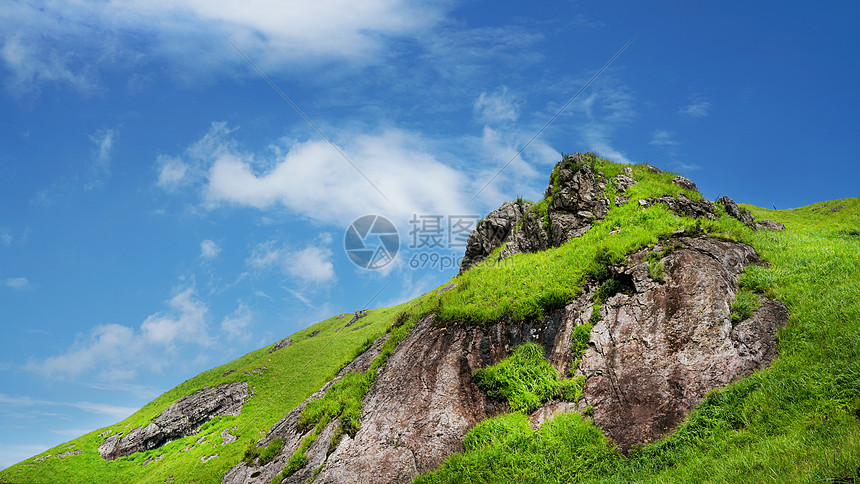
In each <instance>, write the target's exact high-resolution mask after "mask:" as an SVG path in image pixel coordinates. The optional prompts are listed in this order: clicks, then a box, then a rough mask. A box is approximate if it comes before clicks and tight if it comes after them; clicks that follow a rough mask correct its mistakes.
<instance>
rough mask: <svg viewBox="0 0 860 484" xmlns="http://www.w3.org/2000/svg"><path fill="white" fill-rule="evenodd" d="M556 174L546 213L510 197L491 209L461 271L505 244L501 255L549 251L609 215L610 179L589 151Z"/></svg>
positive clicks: (560, 166) (568, 160)
mask: <svg viewBox="0 0 860 484" xmlns="http://www.w3.org/2000/svg"><path fill="white" fill-rule="evenodd" d="M554 173H555V175H554V176H555V177H556V178H555V183H551V184H550V185H549V186H548V187H547V189H546V196H552V202H551V203H549V204H548V206H547V207H546V214H544V213H538V211H537V210H532V208H533V204H532V203H530V202H524V203H515V202H508V203H505V204H504V205H502V206H501V207H499V208H498V209H497V210H494V211H493V212H490V214H489V215H488V216H487V217H486V218H485V219H484V220H483V221H482V222H481V223H480V224H479V225H478V227H476V228H475V230H473V231H472V233H470V234H469V239H468V241H467V243H466V254H465V256H464V257H463V261H462V262H461V264H460V273H463V271H465V270H467V269H468V268H470V267H472V266H473V265H475V264H477V263H478V262H480V261H482V260H484V259H485V258H486V257H487V256H488V255H489V254H490V253H491V252H492V251H494V250H495V249H497V248H499V247H500V246H501V245H502V244H504V243H507V245H506V247H505V249H504V250H503V251H502V252H501V254H500V257H501V258H505V257H509V256H511V255H513V254H519V253H524V252H537V251H541V250H546V249H548V248H550V247H557V246H559V245H561V244H564V243H565V242H567V241H569V240H570V239H572V238H574V237H580V236H582V235H583V234H585V233H586V232H588V230H589V229H590V228H591V223H592V221H593V220H595V219H601V218H603V217H605V216H606V214H607V213H608V212H609V199H608V198H606V195H604V194H603V186H604V185H605V184H606V179H605V178H604V177H603V174H602V173H595V171H594V169H592V168H591V166H590V165H589V164H588V158H587V157H586V156H585V155H583V154H581V153H575V154H573V155H570V156H568V157H566V158H565V161H564V162H562V163H559V164H558V165H557V167H556V170H555V171H554ZM631 173H632V172H631ZM619 180H621V183H622V184H623V185H625V187H626V188H629V186H630V185H632V184H633V183H635V180H633V179H632V178H630V177H628V176H627V175H624V174H621V175H619V176H618V177H616V183H619ZM626 188H624V189H626Z"/></svg>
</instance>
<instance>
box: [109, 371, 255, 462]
mask: <svg viewBox="0 0 860 484" xmlns="http://www.w3.org/2000/svg"><path fill="white" fill-rule="evenodd" d="M247 396H248V383H247V382H233V383H224V384H222V385H218V386H217V387H214V388H206V389H203V390H200V391H198V392H195V393H193V394H191V395H189V396H187V397H182V398H180V399H179V400H177V401H176V402H174V403H173V404H171V405H170V406H169V407H167V408H166V409H165V410H164V411H163V412H161V413H159V414H158V415H157V416H156V417H155V418H153V419H152V420H151V421H150V423H149V424H148V425H147V426H145V427H137V428H135V429H133V430H131V431H130V432H129V433H128V434H127V435H125V436H124V437H120V436H119V435H112V436H110V437H108V438H107V439H106V440H105V441H104V442H103V443H102V444H101V445H100V446H99V454H101V456H102V458H103V459H106V460H114V459H116V458H117V457H122V456H127V455H131V454H133V453H135V452H139V451H143V450H149V449H155V448H157V447H160V446H162V445H164V444H166V443H167V442H170V441H173V440H176V439H179V438H182V437H185V436H188V435H193V434H196V433H197V432H198V431H199V430H200V426H201V425H203V424H204V423H206V422H208V421H209V420H211V419H212V418H214V417H217V416H220V415H233V416H236V415H239V412H241V410H242V405H244V403H245V399H246V397H247Z"/></svg>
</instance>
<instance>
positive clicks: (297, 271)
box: [286, 247, 335, 283]
mask: <svg viewBox="0 0 860 484" xmlns="http://www.w3.org/2000/svg"><path fill="white" fill-rule="evenodd" d="M331 258H332V252H331V250H329V249H327V248H322V247H305V248H304V249H302V250H300V251H298V252H297V253H295V254H292V255H290V256H289V258H288V260H287V265H286V268H287V272H288V273H290V274H291V275H293V276H294V277H298V278H300V279H303V280H305V281H307V282H314V283H321V282H333V281H334V280H335V275H334V265H333V264H332V262H331Z"/></svg>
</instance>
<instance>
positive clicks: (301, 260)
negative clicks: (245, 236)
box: [247, 236, 336, 284]
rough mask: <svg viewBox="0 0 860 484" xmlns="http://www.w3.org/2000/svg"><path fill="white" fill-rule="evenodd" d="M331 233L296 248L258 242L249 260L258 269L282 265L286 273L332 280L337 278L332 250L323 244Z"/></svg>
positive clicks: (312, 279) (314, 280) (306, 278)
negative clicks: (315, 241)
mask: <svg viewBox="0 0 860 484" xmlns="http://www.w3.org/2000/svg"><path fill="white" fill-rule="evenodd" d="M329 243H331V236H328V237H325V236H323V237H321V239H320V241H319V243H318V244H314V245H308V246H306V247H303V248H300V249H296V248H291V247H288V246H281V245H278V244H277V243H276V242H275V241H273V240H272V241H269V242H264V243H262V244H257V246H256V247H254V249H253V250H252V252H251V256H250V257H249V258H248V260H247V263H248V264H249V265H250V266H251V267H254V268H256V269H263V270H266V269H272V268H277V269H280V270H281V271H282V272H283V273H284V274H286V275H290V276H293V277H295V278H298V279H300V280H302V281H303V282H306V283H316V284H318V283H324V282H333V281H334V280H335V279H336V276H335V273H334V264H333V263H332V260H331V259H332V257H333V255H334V254H333V253H332V251H331V250H330V249H329V248H327V247H324V246H323V245H327V244H329Z"/></svg>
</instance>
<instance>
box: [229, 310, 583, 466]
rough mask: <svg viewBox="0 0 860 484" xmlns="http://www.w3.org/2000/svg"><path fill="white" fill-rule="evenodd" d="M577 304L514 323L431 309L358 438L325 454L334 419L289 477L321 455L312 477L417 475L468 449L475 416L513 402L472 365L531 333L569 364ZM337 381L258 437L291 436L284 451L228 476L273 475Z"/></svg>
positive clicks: (394, 359)
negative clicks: (444, 318)
mask: <svg viewBox="0 0 860 484" xmlns="http://www.w3.org/2000/svg"><path fill="white" fill-rule="evenodd" d="M576 307H577V305H576V304H571V305H569V306H568V307H567V308H565V309H561V310H558V311H555V312H554V313H553V314H552V315H550V316H548V317H546V318H544V319H542V320H540V321H533V322H526V323H524V324H517V325H511V324H507V323H498V324H494V325H489V326H487V327H476V326H462V325H450V326H446V327H439V326H438V325H435V324H434V318H433V316H432V315H430V316H428V317H426V318H423V319H422V320H420V321H419V322H418V323H417V324H416V327H415V328H414V329H413V330H412V332H410V334H409V335H408V336H407V337H406V339H404V340H403V341H402V342H401V343H400V344H399V345H398V346H397V348H396V349H395V351H394V352H393V353H392V355H391V356H390V358H389V360H388V362H387V363H386V366H385V368H384V371H383V372H382V373H381V374H380V375H379V376H378V377H377V380H376V382H375V383H374V385H373V387H372V389H371V391H370V392H369V393H368V395H367V396H366V397H365V401H364V406H363V408H362V415H361V428H360V429H359V431H358V433H357V434H356V435H355V438H354V439H353V438H350V437H349V436H347V435H344V436H343V438H342V440H341V442H340V444H339V445H338V446H337V448H336V449H334V451H333V452H332V453H331V454H328V452H327V451H328V445H329V444H328V436H329V434H330V433H331V432H333V431H334V429H335V426H336V421H333V422H331V423H330V424H329V426H327V427H326V429H325V430H324V431H323V433H322V434H321V435H320V436H319V437H318V438H317V440H316V442H315V443H314V445H312V446H311V447H310V449H308V452H307V457H308V464H307V465H305V466H304V467H303V468H302V469H301V470H299V471H298V472H296V473H295V474H293V475H292V476H290V477H289V478H287V479H286V480H285V481H284V482H290V483H292V482H296V483H298V482H304V481H305V480H306V479H307V478H308V477H310V475H311V473H312V471H313V470H314V469H316V468H317V467H319V466H320V465H321V464H323V463H324V464H325V465H324V467H323V468H322V470H321V471H320V472H319V474H318V475H317V476H316V478H315V480H314V482H327V483H333V482H337V483H341V482H360V483H372V482H380V483H382V482H384V483H389V482H411V481H412V479H414V478H415V476H416V475H417V474H418V473H419V472H423V471H427V470H430V469H433V468H435V467H437V466H438V465H439V464H440V463H441V462H442V461H443V460H444V459H445V458H447V457H448V456H450V455H451V454H452V453H453V452H456V451H458V450H462V439H463V436H464V435H465V433H466V432H467V431H468V430H469V429H470V428H471V427H472V426H474V425H475V424H476V423H477V422H478V421H480V420H482V419H484V418H486V417H488V416H492V415H494V414H497V413H500V412H502V411H505V410H506V409H507V404H506V403H502V402H499V401H497V400H495V399H492V398H489V397H488V396H487V395H486V393H484V392H483V391H482V390H481V389H480V388H478V387H477V385H475V383H474V382H473V381H472V372H473V371H474V370H476V369H478V368H483V367H486V366H488V365H491V364H494V363H497V362H498V361H500V360H502V359H504V358H505V357H507V356H508V355H509V354H510V351H511V349H512V348H513V347H515V346H517V345H519V344H521V343H523V342H526V341H536V342H538V343H540V344H542V345H543V346H544V348H545V349H546V352H547V355H548V359H549V361H550V362H551V363H552V364H553V365H555V366H556V368H558V369H559V370H560V371H561V372H566V371H567V369H568V365H569V363H570V359H571V354H570V335H571V331H572V329H573V327H574V326H575V325H576V324H579V323H581V322H582V321H581V317H580V314H579V312H578V311H577V310H576ZM381 344H382V343H381V341H377V343H375V344H374V345H373V346H372V347H371V348H370V349H369V350H368V351H367V352H365V353H364V354H363V355H361V356H360V357H359V358H357V359H356V360H355V361H354V362H353V363H352V364H350V366H349V367H348V368H347V369H345V371H350V370H352V371H364V370H366V369H367V368H368V367H369V366H370V364H371V362H372V361H373V359H374V358H375V357H376V355H377V354H378V353H379V347H380V346H381ZM338 378H339V377H338ZM334 381H336V379H335V380H333V381H332V382H330V383H329V384H326V386H324V387H323V388H322V389H321V390H320V391H318V392H316V393H315V394H314V395H312V396H311V397H310V398H309V399H308V400H306V401H305V402H304V403H303V404H301V405H300V406H298V407H297V408H295V409H293V410H292V411H290V412H289V413H288V414H287V416H286V417H284V418H283V419H282V420H281V421H279V422H278V423H277V424H275V425H274V426H273V427H272V429H271V430H270V431H269V433H268V436H267V437H266V438H265V439H261V440H260V441H259V442H258V445H261V446H262V445H267V444H268V443H269V442H270V441H271V439H274V438H282V439H283V440H284V449H283V451H282V452H281V453H280V454H279V455H278V456H276V457H275V459H274V460H273V461H272V462H270V463H269V464H266V465H262V466H258V465H254V466H248V465H246V464H245V463H240V464H239V465H237V466H236V467H234V468H233V469H232V470H230V471H229V472H228V473H227V475H225V477H224V480H223V482H224V483H240V482H251V483H258V482H259V483H263V482H265V483H268V482H271V480H272V478H273V477H275V476H277V475H278V473H280V471H281V470H282V469H283V468H284V466H285V465H286V463H287V461H288V459H289V457H290V455H292V453H293V452H294V451H295V449H296V448H298V446H299V444H300V443H301V440H302V439H303V438H304V436H305V434H303V433H301V432H298V431H297V430H296V425H297V423H298V418H299V415H300V413H301V410H302V408H304V405H306V403H307V401H310V400H312V399H315V398H320V397H321V396H322V395H323V394H324V393H325V391H326V390H328V388H329V387H330V385H331V384H332V383H333V382H334Z"/></svg>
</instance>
